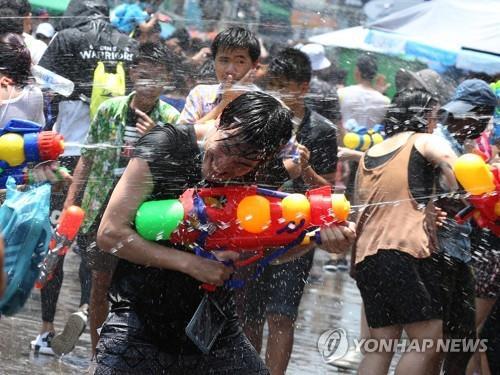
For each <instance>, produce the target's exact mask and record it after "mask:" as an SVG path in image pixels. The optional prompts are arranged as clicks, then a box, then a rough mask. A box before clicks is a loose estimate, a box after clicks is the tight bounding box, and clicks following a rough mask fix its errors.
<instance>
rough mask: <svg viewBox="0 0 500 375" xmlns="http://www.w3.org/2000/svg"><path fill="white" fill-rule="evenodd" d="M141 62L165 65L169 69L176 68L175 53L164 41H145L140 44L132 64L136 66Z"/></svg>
mask: <svg viewBox="0 0 500 375" xmlns="http://www.w3.org/2000/svg"><path fill="white" fill-rule="evenodd" d="M141 62H147V63H150V64H155V65H163V66H164V67H165V68H167V69H168V70H169V71H171V70H173V69H174V65H175V62H176V59H175V56H174V54H173V53H172V52H171V51H170V50H169V49H168V48H167V47H166V46H165V45H163V44H162V43H151V42H148V43H144V44H140V45H139V49H138V51H137V53H136V54H135V55H134V58H133V61H132V66H134V67H136V66H137V65H138V64H139V63H141Z"/></svg>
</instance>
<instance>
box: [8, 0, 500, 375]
mask: <svg viewBox="0 0 500 375" xmlns="http://www.w3.org/2000/svg"><path fill="white" fill-rule="evenodd" d="M0 5H1V6H0V19H1V20H2V23H1V25H0V56H2V59H1V62H0V127H1V128H3V127H4V126H5V125H6V123H7V122H8V121H9V120H11V119H14V118H18V119H25V120H30V121H34V122H36V123H38V124H41V125H43V126H45V128H46V129H54V130H55V131H57V132H58V133H60V134H61V135H63V136H64V139H65V141H66V147H65V151H64V154H63V155H62V156H61V157H60V158H59V159H58V161H56V162H54V163H53V164H49V165H47V164H43V165H39V166H33V168H34V171H35V175H36V176H37V178H36V181H44V180H48V181H50V182H53V183H55V182H58V181H59V183H60V174H59V175H58V176H56V173H54V172H55V170H56V169H57V168H58V166H64V167H65V168H67V170H68V171H69V173H70V174H71V175H72V178H71V176H70V175H69V174H68V173H66V172H64V171H63V172H62V175H63V177H64V180H65V184H64V186H63V188H62V189H60V190H58V191H54V192H53V193H52V197H51V210H52V212H53V214H52V215H51V219H53V224H54V225H55V224H56V223H57V218H58V213H60V212H62V211H64V210H65V209H67V208H68V207H70V206H72V205H78V206H80V207H82V209H83V210H84V211H85V213H86V215H85V220H84V222H83V225H82V227H81V228H80V232H79V234H78V237H77V240H76V241H75V244H74V246H73V250H74V251H75V252H77V253H78V254H79V255H80V257H81V262H80V268H79V276H80V285H81V298H80V303H79V306H80V308H79V310H78V311H76V312H75V313H73V314H72V315H71V316H70V317H69V320H68V321H67V322H66V324H65V327H64V329H63V331H61V332H56V330H55V327H54V319H55V315H56V309H57V302H58V297H59V292H60V290H61V287H62V282H63V277H64V274H63V264H64V256H61V257H60V258H59V259H58V263H57V266H56V268H55V270H54V273H53V275H52V277H51V279H50V280H49V281H48V283H47V284H46V285H45V286H44V287H43V288H42V289H41V305H42V316H41V317H40V318H41V327H40V334H39V335H38V337H36V338H35V339H34V340H33V341H32V342H31V348H32V350H33V351H35V352H36V353H41V354H47V355H54V354H55V355H63V354H67V353H69V352H71V351H72V350H73V349H74V347H75V344H76V343H77V341H78V339H79V337H80V335H81V334H82V333H83V332H84V330H85V329H86V327H87V326H88V327H89V330H90V335H91V345H92V357H93V360H94V361H95V366H94V367H95V368H94V371H95V372H94V373H95V374H138V373H148V374H184V373H189V374H195V373H196V374H235V373H241V374H272V375H280V374H285V373H286V370H287V366H288V363H289V360H290V356H291V354H292V349H293V342H294V328H295V322H296V319H297V316H298V312H299V310H298V308H299V304H300V301H301V297H302V294H303V292H304V288H305V285H306V283H307V280H308V278H309V277H310V275H309V273H310V270H311V266H312V263H313V257H314V254H315V251H317V250H319V249H321V250H323V251H327V252H328V253H329V255H330V256H331V259H330V260H329V261H328V262H326V264H325V270H327V271H340V270H348V269H350V271H351V276H352V277H353V278H354V280H355V281H356V284H357V286H358V288H359V291H360V294H361V297H362V311H361V316H362V319H361V320H362V322H361V327H360V331H361V336H362V337H364V338H371V339H375V340H384V339H399V338H401V336H402V334H403V332H404V333H405V334H406V336H407V337H408V338H409V339H410V340H417V341H422V340H424V339H432V340H434V341H437V340H439V339H442V338H445V339H451V338H453V339H476V338H478V337H481V338H482V337H487V338H488V340H489V341H488V342H489V347H488V350H487V352H482V353H474V352H473V351H470V350H469V351H468V350H466V349H464V348H462V349H460V350H458V351H454V352H449V353H440V352H439V351H437V350H436V348H435V347H430V348H427V350H424V351H421V352H416V351H409V352H405V353H403V354H402V355H401V357H400V359H399V362H398V364H397V366H396V373H401V374H402V373H405V374H439V373H440V371H442V372H443V373H445V374H483V375H487V374H490V373H497V372H499V371H500V368H499V363H498V357H499V355H498V353H499V350H500V347H499V345H498V341H499V339H500V337H499V335H498V333H499V332H500V331H499V330H498V329H495V328H494V327H495V324H496V325H497V326H496V327H498V323H497V322H498V320H499V319H500V307H499V303H498V294H499V292H500V239H499V238H498V236H496V235H495V234H493V233H492V232H491V231H489V230H488V229H485V228H482V227H480V226H478V225H477V224H475V223H474V221H471V222H465V223H458V222H457V221H456V220H455V219H454V217H455V214H457V213H458V212H459V211H461V210H462V209H463V208H464V207H466V204H467V202H466V197H465V196H464V195H463V194H462V195H460V194H458V195H457V194H451V195H450V193H463V189H462V188H461V186H459V184H458V183H457V180H456V178H455V176H454V173H453V170H452V166H453V164H454V162H455V160H456V159H457V157H458V156H460V155H462V154H464V153H469V152H476V153H478V154H480V155H482V157H483V158H484V159H485V160H486V161H487V162H488V163H489V164H491V166H492V167H496V168H498V167H499V166H498V165H499V155H498V149H499V147H500V144H499V143H500V142H499V141H500V140H499V139H494V137H493V135H492V126H493V114H494V111H495V107H497V101H498V99H497V97H496V95H495V93H494V92H493V91H492V89H491V88H490V86H489V83H491V82H495V81H497V80H498V79H499V77H498V76H497V77H488V76H485V75H480V76H479V75H477V76H465V75H464V76H463V77H462V78H461V79H460V82H457V83H458V84H457V85H456V87H455V86H453V85H452V84H451V83H450V82H449V81H447V80H446V79H445V78H444V77H442V76H440V75H439V74H438V73H437V72H435V71H433V70H431V69H424V70H421V71H417V72H411V71H407V70H404V69H401V70H400V71H399V72H398V73H397V75H396V83H397V85H398V87H397V88H396V89H397V92H396V94H395V95H394V96H393V97H392V98H390V97H389V96H388V95H386V90H387V88H388V85H387V84H386V83H385V81H384V79H383V77H381V76H380V74H379V69H378V66H377V60H376V57H375V56H374V55H372V54H361V55H360V56H359V58H358V59H357V61H356V62H355V64H354V65H355V67H354V78H355V80H356V83H355V84H353V85H350V86H346V85H345V82H344V81H345V75H346V72H345V71H343V70H342V69H339V68H338V67H337V66H335V64H332V62H331V61H330V60H329V59H328V57H327V55H326V53H325V49H324V48H323V47H322V46H321V45H318V44H307V43H306V44H303V43H299V41H296V42H294V43H288V44H287V43H280V44H278V45H265V44H264V43H263V42H262V40H261V39H259V38H258V37H257V36H256V35H255V34H254V33H253V32H252V31H250V30H248V29H246V28H245V27H242V26H232V27H229V28H226V29H224V30H222V31H220V32H219V33H218V34H217V35H216V36H215V38H214V39H213V40H212V41H211V42H205V41H202V40H197V39H194V38H192V37H191V36H190V34H189V32H188V31H187V30H185V29H182V28H179V29H178V30H176V31H175V32H174V33H173V34H171V35H170V36H169V38H168V39H167V40H162V39H161V38H160V31H161V30H160V28H159V24H158V20H160V19H162V17H163V16H162V15H161V13H159V12H157V6H158V4H156V3H150V4H148V5H147V6H145V5H144V4H143V3H140V2H132V3H131V4H128V3H127V4H122V5H120V6H119V7H118V8H117V9H114V10H113V12H111V20H110V9H109V8H108V5H107V1H105V0H89V1H79V0H72V1H70V3H69V5H68V8H67V10H66V12H65V14H64V17H62V18H61V19H60V22H58V24H57V25H54V26H53V25H52V24H50V23H49V22H40V20H41V21H48V20H47V19H45V18H44V17H45V15H44V14H40V15H38V17H37V20H38V22H37V23H38V24H37V25H33V23H32V20H31V17H32V13H31V8H30V5H29V3H28V1H27V0H15V1H0ZM4 20H6V21H4ZM56 30H57V32H56ZM33 65H39V66H41V67H43V68H46V69H48V70H49V71H51V72H53V73H56V74H58V75H60V76H63V77H65V78H67V79H69V80H71V81H72V82H73V83H74V85H75V87H74V91H73V93H72V94H71V95H69V96H66V97H64V96H61V95H58V94H57V93H55V92H53V91H51V90H50V89H44V90H43V92H42V90H41V89H40V88H39V87H38V86H37V84H36V82H34V80H33V78H32V74H31V69H32V66H33ZM380 126H381V127H382V128H383V131H382V132H381V134H382V136H383V137H384V139H383V140H382V141H381V142H380V143H377V144H375V145H373V146H372V147H370V148H369V149H368V150H366V149H363V150H360V149H353V148H350V147H349V145H348V144H347V142H346V143H344V139H345V138H344V136H345V135H346V134H347V133H349V132H353V131H355V129H359V128H363V129H365V131H370V130H374V129H379V127H380ZM377 131H378V130H377ZM228 184H233V185H251V184H257V185H259V186H265V187H269V188H273V189H275V190H281V191H286V192H291V193H305V192H306V191H307V190H309V189H312V188H317V187H321V186H332V187H333V190H335V192H341V193H345V194H346V195H347V197H348V198H349V200H351V202H352V203H353V205H354V207H356V209H355V210H353V211H352V212H351V215H350V217H349V219H348V221H347V222H345V223H343V224H341V225H339V224H338V223H325V224H324V225H322V226H320V228H319V237H320V238H321V245H320V246H319V247H317V246H316V245H314V244H307V245H305V244H301V245H298V246H296V247H294V248H292V249H291V250H289V251H288V252H287V253H286V254H284V255H282V256H281V257H279V258H277V259H275V260H274V261H273V262H272V263H271V264H269V265H267V266H266V267H265V268H263V269H262V270H258V272H257V270H256V268H258V266H255V265H253V266H252V265H251V266H249V267H245V268H240V269H235V268H234V267H233V266H232V264H233V262H235V261H237V260H238V258H239V257H240V254H239V253H237V252H233V251H217V252H215V253H214V254H213V255H214V257H213V258H212V259H208V258H203V257H200V256H197V255H195V254H193V252H191V251H190V248H189V247H187V246H180V245H178V244H173V243H171V242H169V241H163V240H161V241H156V242H152V241H147V240H145V239H144V238H142V237H141V236H140V235H139V234H138V233H137V231H136V228H135V227H134V225H133V223H134V218H135V216H136V213H137V210H138V208H139V207H140V205H141V204H142V203H143V202H145V201H150V200H164V199H176V198H178V197H179V196H180V194H182V192H183V191H184V190H186V189H188V188H195V187H196V188H201V187H211V186H221V185H228ZM257 236H258V235H257ZM1 250H2V248H1V247H0V255H2V251H1ZM272 250H273V249H269V251H270V252H272ZM1 258H2V256H0V259H1ZM349 262H350V265H349ZM0 265H1V263H0ZM252 275H257V276H256V277H252ZM3 276H4V275H3V274H0V281H2V283H0V284H3V281H4V280H3V279H4V278H3ZM233 277H234V278H238V279H247V280H249V281H248V282H247V283H246V285H245V286H244V287H242V288H237V289H235V290H233V289H232V288H230V287H228V286H227V283H226V281H228V280H230V279H231V278H233ZM202 284H211V285H215V286H217V287H218V288H217V290H216V291H215V292H213V293H209V294H207V293H206V292H204V290H203V289H202V288H200V286H201V285H202ZM1 289H2V288H0V290H1ZM266 323H267V325H268V339H267V347H266V349H265V354H263V356H264V360H263V359H261V353H262V352H263V348H262V342H263V329H264V325H265V324H266ZM193 338H194V339H193ZM495 345H496V346H495ZM393 355H394V353H393V352H391V351H387V352H384V351H376V352H367V353H364V355H363V359H362V361H361V363H359V368H358V372H359V373H360V374H385V373H388V371H389V367H390V365H391V361H392V359H393ZM495 358H496V359H495Z"/></svg>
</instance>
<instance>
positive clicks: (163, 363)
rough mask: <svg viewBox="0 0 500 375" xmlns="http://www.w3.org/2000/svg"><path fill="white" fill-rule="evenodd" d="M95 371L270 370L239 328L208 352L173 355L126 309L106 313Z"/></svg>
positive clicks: (152, 374) (153, 374) (142, 374)
mask: <svg viewBox="0 0 500 375" xmlns="http://www.w3.org/2000/svg"><path fill="white" fill-rule="evenodd" d="M94 374H95V375H108V374H117V375H118V374H120V375H131V374H138V375H146V374H147V375H157V374H175V375H177V374H179V375H181V374H183V375H184V374H186V375H188V374H189V375H197V374H199V375H206V374H214V375H215V374H217V375H233V374H238V375H247V374H248V375H250V374H258V375H264V374H266V375H267V374H269V371H268V370H267V368H266V367H265V365H264V362H263V361H262V359H261V358H260V357H259V355H258V353H257V352H256V351H255V349H254V348H253V346H252V345H251V344H250V341H248V339H247V338H246V336H245V335H244V334H243V333H241V331H240V333H238V334H236V335H231V336H224V337H221V338H219V339H218V340H217V341H216V343H215V344H214V347H213V348H212V350H211V352H210V353H209V354H207V355H203V354H172V353H167V352H164V351H162V350H161V349H160V348H159V347H158V346H156V345H154V344H153V343H152V340H150V338H149V337H148V335H147V334H146V333H145V327H144V325H143V323H142V322H141V320H140V319H139V317H138V316H137V314H136V313H135V312H134V311H131V310H128V311H122V312H111V313H110V315H109V316H108V319H107V320H106V323H105V324H104V326H103V328H102V331H101V336H100V340H99V343H98V345H97V368H96V371H95V373H94Z"/></svg>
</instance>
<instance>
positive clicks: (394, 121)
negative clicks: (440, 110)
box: [384, 89, 437, 137]
mask: <svg viewBox="0 0 500 375" xmlns="http://www.w3.org/2000/svg"><path fill="white" fill-rule="evenodd" d="M436 105H437V101H436V99H434V98H433V97H432V95H430V94H429V93H428V92H426V91H424V90H421V89H405V90H403V91H400V92H398V93H397V94H396V95H395V96H394V98H393V100H392V105H391V106H390V107H389V109H388V110H387V113H386V115H385V119H384V126H385V132H386V134H387V136H389V137H390V136H392V135H394V134H397V133H401V132H406V131H414V132H417V133H424V132H426V131H427V127H428V124H429V114H430V113H431V112H432V109H433V108H434V107H435V106H436Z"/></svg>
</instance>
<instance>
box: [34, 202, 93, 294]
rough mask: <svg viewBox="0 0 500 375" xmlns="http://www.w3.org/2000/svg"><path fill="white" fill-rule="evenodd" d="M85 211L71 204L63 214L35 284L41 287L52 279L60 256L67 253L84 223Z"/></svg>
mask: <svg viewBox="0 0 500 375" xmlns="http://www.w3.org/2000/svg"><path fill="white" fill-rule="evenodd" d="M84 217H85V212H84V211H83V210H82V209H81V208H80V207H77V206H70V207H68V208H67V209H66V210H64V211H63V213H62V214H61V218H60V219H59V224H58V225H57V228H56V230H55V231H54V235H53V236H52V239H51V240H50V244H49V251H48V252H47V255H46V256H45V259H44V260H43V262H42V264H41V266H40V275H39V276H38V279H37V281H36V282H35V286H36V287H37V288H38V289H41V288H43V287H44V286H45V284H47V282H48V281H49V280H51V279H52V277H53V274H54V270H55V268H56V266H57V263H58V262H59V259H60V257H62V256H64V255H66V253H67V252H68V250H69V248H70V247H71V243H72V242H73V240H74V239H75V237H76V235H77V233H78V230H79V229H80V226H81V225H82V223H83V219H84Z"/></svg>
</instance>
